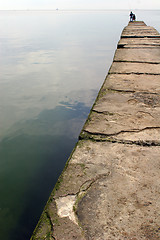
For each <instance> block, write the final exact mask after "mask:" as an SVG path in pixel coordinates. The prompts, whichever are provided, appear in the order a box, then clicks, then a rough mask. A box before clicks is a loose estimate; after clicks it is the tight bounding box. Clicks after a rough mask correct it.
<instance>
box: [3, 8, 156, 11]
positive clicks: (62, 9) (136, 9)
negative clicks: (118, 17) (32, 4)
mask: <svg viewBox="0 0 160 240" xmlns="http://www.w3.org/2000/svg"><path fill="white" fill-rule="evenodd" d="M113 10H114V11H131V8H120V9H117V8H116V9H115V8H110V9H102V8H99V9H95V8H93V9H91V8H90V9H89V8H88V9H86V8H85V9H77V8H76V9H72V8H71V9H65V8H60V9H59V8H55V9H30V8H25V9H0V11H113ZM132 10H134V11H139V10H140V11H141V10H143V11H159V10H160V9H155V8H153V9H148V8H132Z"/></svg>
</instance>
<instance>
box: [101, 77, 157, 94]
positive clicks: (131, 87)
mask: <svg viewBox="0 0 160 240" xmlns="http://www.w3.org/2000/svg"><path fill="white" fill-rule="evenodd" d="M107 89H108V90H113V91H120V92H121V91H122V92H123V91H125V92H137V91H139V92H148V93H156V94H160V75H146V74H142V75H137V74H128V75H127V74H109V75H108V76H107V78H106V81H105V83H104V86H103V90H102V91H106V90H107Z"/></svg>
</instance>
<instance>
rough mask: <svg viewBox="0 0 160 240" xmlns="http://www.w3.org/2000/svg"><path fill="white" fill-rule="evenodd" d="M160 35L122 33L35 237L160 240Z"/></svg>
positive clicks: (141, 28) (138, 29)
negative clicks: (102, 82) (108, 69)
mask: <svg viewBox="0 0 160 240" xmlns="http://www.w3.org/2000/svg"><path fill="white" fill-rule="evenodd" d="M159 64H160V35H159V33H158V32H157V31H156V30H155V29H154V28H152V27H148V26H146V24H145V23H144V22H133V23H129V24H128V26H127V27H126V28H125V29H124V30H123V32H122V38H121V40H120V41H119V43H118V49H117V51H116V53H115V57H114V60H113V64H112V66H111V69H110V71H109V74H108V76H107V77H106V79H105V82H104V84H103V86H102V88H101V90H100V92H99V95H98V97H97V100H96V102H95V104H94V106H93V108H92V110H91V113H90V115H89V117H88V119H87V121H86V123H85V125H84V127H83V129H82V132H81V134H80V140H79V142H78V144H77V146H76V147H75V149H74V151H73V153H72V155H71V157H70V159H69V161H68V162H67V164H66V167H65V169H64V171H63V173H62V175H61V176H60V178H59V180H58V182H57V184H56V186H55V188H54V190H53V192H52V194H51V196H50V198H49V201H48V203H47V204H46V207H45V209H44V211H43V213H42V216H41V219H40V221H39V223H38V225H37V227H36V229H35V231H34V233H33V236H32V238H31V239H32V240H36V239H37V240H42V239H55V240H73V239H77V240H115V239H116V240H140V239H142V240H158V239H160V225H159V223H160V214H159V213H160V201H159V199H160V181H159V175H160V65H159Z"/></svg>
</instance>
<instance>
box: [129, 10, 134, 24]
mask: <svg viewBox="0 0 160 240" xmlns="http://www.w3.org/2000/svg"><path fill="white" fill-rule="evenodd" d="M133 15H134V14H133V13H132V12H131V13H130V15H129V16H130V22H133Z"/></svg>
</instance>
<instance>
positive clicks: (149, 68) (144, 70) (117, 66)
mask: <svg viewBox="0 0 160 240" xmlns="http://www.w3.org/2000/svg"><path fill="white" fill-rule="evenodd" d="M109 73H110V74H116V73H119V74H133V73H134V74H150V75H160V66H159V64H149V63H128V62H125V63H124V62H114V63H113V64H112V66H111V69H110V70H109Z"/></svg>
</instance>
